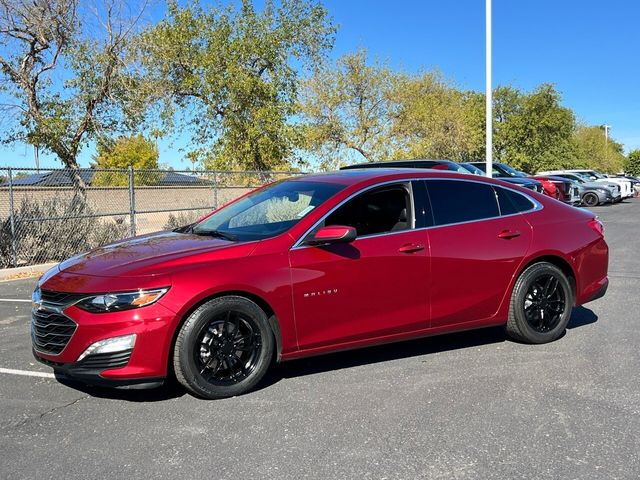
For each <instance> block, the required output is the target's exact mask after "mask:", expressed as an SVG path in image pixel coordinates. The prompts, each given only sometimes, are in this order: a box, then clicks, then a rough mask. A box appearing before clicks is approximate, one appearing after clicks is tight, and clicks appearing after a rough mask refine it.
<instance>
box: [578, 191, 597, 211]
mask: <svg viewBox="0 0 640 480" xmlns="http://www.w3.org/2000/svg"><path fill="white" fill-rule="evenodd" d="M582 203H584V205H585V207H595V206H597V205H598V204H599V203H600V199H599V198H598V195H596V194H595V193H593V192H589V193H585V194H584V197H582Z"/></svg>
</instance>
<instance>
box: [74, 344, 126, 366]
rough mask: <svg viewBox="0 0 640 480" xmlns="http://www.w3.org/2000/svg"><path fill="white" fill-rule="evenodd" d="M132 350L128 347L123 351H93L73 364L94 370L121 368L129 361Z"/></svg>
mask: <svg viewBox="0 0 640 480" xmlns="http://www.w3.org/2000/svg"><path fill="white" fill-rule="evenodd" d="M132 351H133V350H131V349H129V350H125V351H124V352H114V353H95V354H93V355H89V356H87V357H86V358H84V359H82V361H80V362H78V363H77V364H76V365H75V366H77V367H82V368H90V369H95V370H107V369H112V368H122V367H125V366H126V365H127V363H129V358H131V352H132Z"/></svg>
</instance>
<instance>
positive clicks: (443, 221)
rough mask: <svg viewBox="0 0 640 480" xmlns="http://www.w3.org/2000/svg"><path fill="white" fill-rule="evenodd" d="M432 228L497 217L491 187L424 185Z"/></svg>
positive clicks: (460, 183) (442, 182) (435, 182)
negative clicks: (428, 201) (431, 215)
mask: <svg viewBox="0 0 640 480" xmlns="http://www.w3.org/2000/svg"><path fill="white" fill-rule="evenodd" d="M426 185H427V190H428V192H429V199H430V200H431V209H432V211H433V220H434V223H435V225H448V224H451V223H460V222H470V221H473V220H482V219H483V218H492V217H498V216H499V215H500V212H499V211H498V202H497V200H496V194H495V193H494V191H493V188H492V187H491V185H487V184H483V183H476V182H467V181H460V180H428V181H426Z"/></svg>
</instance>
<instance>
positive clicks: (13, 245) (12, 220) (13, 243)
mask: <svg viewBox="0 0 640 480" xmlns="http://www.w3.org/2000/svg"><path fill="white" fill-rule="evenodd" d="M7 176H8V177H9V224H10V228H11V263H12V265H11V266H12V267H17V266H18V248H17V245H16V213H15V209H14V205H13V172H12V170H11V167H7Z"/></svg>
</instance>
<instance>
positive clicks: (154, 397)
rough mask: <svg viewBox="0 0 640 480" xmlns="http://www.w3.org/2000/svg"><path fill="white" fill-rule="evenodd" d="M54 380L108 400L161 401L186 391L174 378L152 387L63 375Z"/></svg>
mask: <svg viewBox="0 0 640 480" xmlns="http://www.w3.org/2000/svg"><path fill="white" fill-rule="evenodd" d="M56 380H57V381H58V382H59V383H61V384H62V385H64V386H66V387H69V388H73V389H74V390H78V391H80V392H83V393H85V394H87V395H89V396H91V397H95V398H106V399H109V400H124V401H126V402H162V401H164V400H171V399H173V398H179V397H182V396H183V395H185V394H186V393H187V391H186V390H185V389H184V387H182V385H180V384H179V383H178V382H176V381H175V380H168V381H165V382H164V383H163V384H162V385H159V386H157V387H152V388H132V387H129V388H124V387H116V388H108V387H99V386H95V385H87V384H85V383H81V382H78V381H77V380H73V379H71V378H68V377H65V376H63V375H56Z"/></svg>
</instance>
